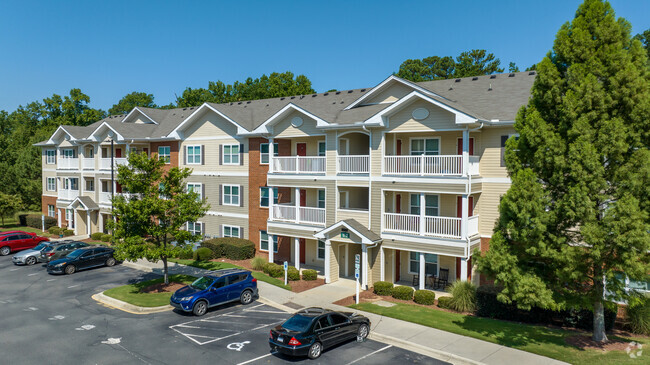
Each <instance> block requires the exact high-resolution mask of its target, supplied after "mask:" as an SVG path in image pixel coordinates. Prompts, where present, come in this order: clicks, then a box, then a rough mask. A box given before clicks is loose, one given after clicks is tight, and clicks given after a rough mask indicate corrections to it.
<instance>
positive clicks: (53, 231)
mask: <svg viewBox="0 0 650 365" xmlns="http://www.w3.org/2000/svg"><path fill="white" fill-rule="evenodd" d="M47 231H48V232H50V234H54V235H58V234H59V233H61V228H59V227H50V228H49V229H48V230H47Z"/></svg>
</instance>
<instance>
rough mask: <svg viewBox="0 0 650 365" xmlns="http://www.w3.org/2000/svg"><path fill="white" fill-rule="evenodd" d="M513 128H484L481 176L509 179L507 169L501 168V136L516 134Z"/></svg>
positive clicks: (481, 150)
mask: <svg viewBox="0 0 650 365" xmlns="http://www.w3.org/2000/svg"><path fill="white" fill-rule="evenodd" d="M514 133H515V129H514V128H513V127H502V128H483V129H482V135H481V140H482V143H481V149H480V150H479V151H480V156H481V160H480V166H479V168H480V175H481V176H483V177H507V176H508V173H507V171H506V168H505V167H501V136H505V135H509V134H514Z"/></svg>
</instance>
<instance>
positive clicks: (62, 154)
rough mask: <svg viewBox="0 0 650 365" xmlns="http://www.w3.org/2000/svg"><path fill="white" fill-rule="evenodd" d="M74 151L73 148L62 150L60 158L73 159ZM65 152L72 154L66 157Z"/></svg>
mask: <svg viewBox="0 0 650 365" xmlns="http://www.w3.org/2000/svg"><path fill="white" fill-rule="evenodd" d="M74 150H75V149H74V148H64V149H63V150H61V158H74ZM66 151H72V154H71V155H70V156H68V155H67V154H66Z"/></svg>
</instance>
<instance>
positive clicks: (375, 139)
mask: <svg viewBox="0 0 650 365" xmlns="http://www.w3.org/2000/svg"><path fill="white" fill-rule="evenodd" d="M371 131H372V133H371V141H370V142H371V143H370V174H371V175H372V176H381V167H382V165H383V161H382V159H383V158H384V155H383V153H384V149H385V144H386V141H385V140H384V133H383V130H382V129H378V128H377V129H371Z"/></svg>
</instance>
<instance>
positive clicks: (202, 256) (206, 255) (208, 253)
mask: <svg viewBox="0 0 650 365" xmlns="http://www.w3.org/2000/svg"><path fill="white" fill-rule="evenodd" d="M192 258H193V259H194V261H209V260H210V259H211V258H212V250H210V249H209V248H207V247H199V248H198V249H197V250H196V251H194V256H193V257H192Z"/></svg>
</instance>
